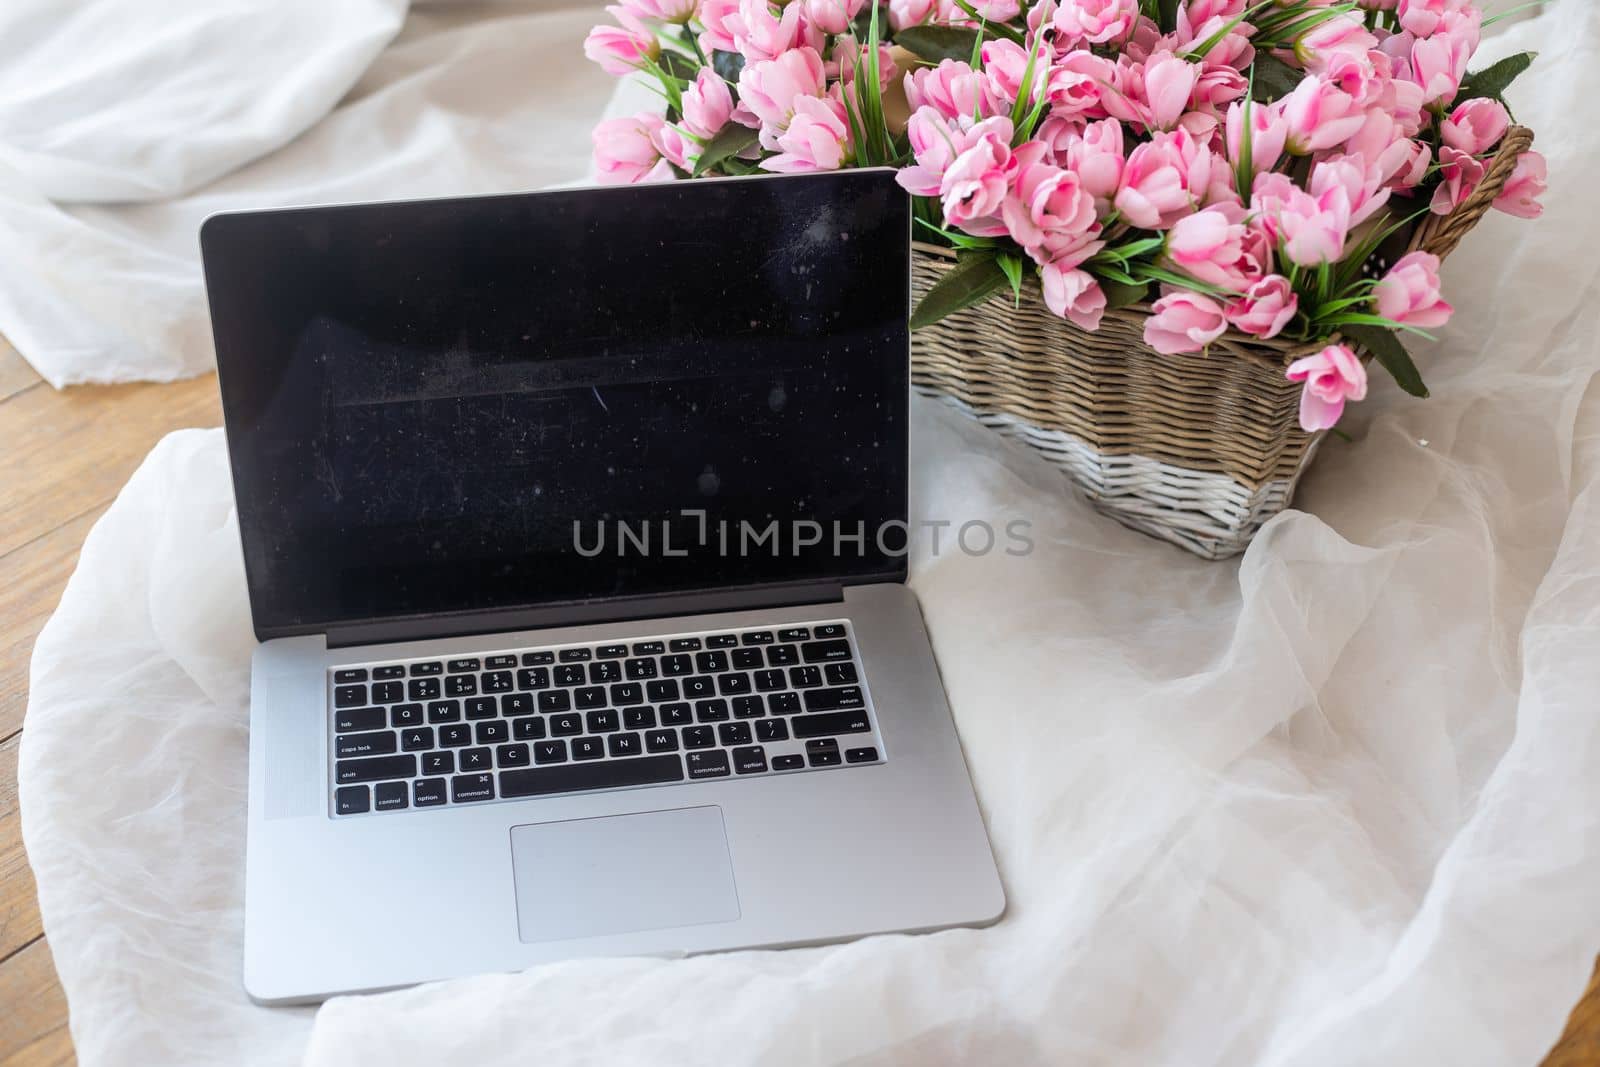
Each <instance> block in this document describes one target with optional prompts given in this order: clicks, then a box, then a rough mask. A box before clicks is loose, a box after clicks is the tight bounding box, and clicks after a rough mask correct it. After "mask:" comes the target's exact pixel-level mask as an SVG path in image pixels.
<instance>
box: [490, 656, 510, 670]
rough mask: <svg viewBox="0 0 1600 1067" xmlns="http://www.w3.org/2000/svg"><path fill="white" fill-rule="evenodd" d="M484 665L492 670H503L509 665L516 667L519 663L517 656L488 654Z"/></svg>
mask: <svg viewBox="0 0 1600 1067" xmlns="http://www.w3.org/2000/svg"><path fill="white" fill-rule="evenodd" d="M483 665H484V666H485V667H487V668H488V669H489V670H491V671H503V670H505V669H507V668H508V667H515V666H516V665H517V657H515V656H488V657H486V658H485V659H484V661H483Z"/></svg>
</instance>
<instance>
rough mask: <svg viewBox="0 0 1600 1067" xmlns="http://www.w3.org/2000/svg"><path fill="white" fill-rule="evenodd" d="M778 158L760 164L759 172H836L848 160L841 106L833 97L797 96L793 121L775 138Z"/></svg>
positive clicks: (776, 156)
mask: <svg viewBox="0 0 1600 1067" xmlns="http://www.w3.org/2000/svg"><path fill="white" fill-rule="evenodd" d="M777 147H778V148H779V149H780V152H779V154H778V155H775V156H770V157H768V158H767V159H764V160H762V161H761V167H762V169H763V170H772V171H777V172H778V173H780V174H804V173H810V172H813V171H823V170H838V169H839V168H840V167H841V166H843V165H844V164H846V163H848V162H849V161H850V160H851V158H852V154H853V153H852V149H851V145H850V128H849V126H848V125H846V123H845V112H844V105H843V104H841V103H840V102H839V101H838V100H835V99H834V98H833V97H831V96H829V97H820V98H819V97H815V96H801V97H797V98H796V99H795V102H794V117H793V118H791V119H790V120H789V125H788V128H787V129H785V130H784V132H783V133H782V134H781V135H780V136H779V137H778V144H777Z"/></svg>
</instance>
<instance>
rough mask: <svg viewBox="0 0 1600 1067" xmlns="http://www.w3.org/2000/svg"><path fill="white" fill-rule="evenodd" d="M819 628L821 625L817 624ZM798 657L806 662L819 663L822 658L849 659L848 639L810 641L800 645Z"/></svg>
mask: <svg viewBox="0 0 1600 1067" xmlns="http://www.w3.org/2000/svg"><path fill="white" fill-rule="evenodd" d="M818 629H819V630H820V629H821V627H820V626H819V627H818ZM800 658H801V659H803V660H805V661H806V662H807V663H821V662H823V661H824V660H832V659H849V658H850V642H849V641H812V642H810V643H809V644H804V645H801V646H800Z"/></svg>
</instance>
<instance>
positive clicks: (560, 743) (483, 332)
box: [201, 170, 1005, 1003]
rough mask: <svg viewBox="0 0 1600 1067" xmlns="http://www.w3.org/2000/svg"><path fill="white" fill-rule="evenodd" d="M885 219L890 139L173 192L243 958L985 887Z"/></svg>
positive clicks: (696, 940)
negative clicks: (441, 183)
mask: <svg viewBox="0 0 1600 1067" xmlns="http://www.w3.org/2000/svg"><path fill="white" fill-rule="evenodd" d="M909 232H910V210H909V204H908V202H907V198H906V196H905V194H904V193H903V192H902V191H901V190H900V189H899V188H898V187H897V186H896V184H895V182H894V180H893V174H892V172H889V171H884V170H858V171H848V172H843V173H837V174H826V175H814V176H813V175H805V176H787V177H760V178H736V179H726V180H703V181H693V182H676V183H668V184H662V185H650V186H640V187H626V188H600V189H570V190H560V191H553V192H541V193H530V194H517V195H506V196H485V197H473V198H463V199H441V200H428V201H414V202H404V203H375V204H358V205H349V206H331V207H309V208H298V209H291V210H273V211H256V212H241V213H230V214H223V215H218V216H215V217H213V218H210V219H208V220H207V221H206V223H205V225H204V227H203V229H202V232H201V245H202V250H203V253H204V261H205V275H206V289H207V296H208V299H209V302H210V308H211V317H212V324H213V330H214V335H215V340H216V352H217V365H218V372H219V377H220V383H221V391H222V400H223V410H224V415H225V421H226V429H227V439H228V449H229V455H230V462H231V465H232V473H233V481H234V490H235V495H236V498H237V504H238V515H239V530H240V539H241V541H242V545H243V553H244V563H245V574H246V577H247V581H248V586H249V598H250V611H251V617H252V621H253V624H254V628H255V634H256V637H257V638H258V640H259V642H260V644H259V646H258V647H257V649H256V651H255V655H254V659H253V662H252V666H251V693H250V772H249V774H250V779H249V821H248V846H247V861H246V890H245V938H244V984H245V987H246V989H247V990H248V992H249V994H250V995H251V996H252V997H253V998H254V999H256V1000H257V1001H259V1002H264V1003H287V1002H299V1001H315V1000H318V999H320V998H324V997H327V996H330V995H333V994H337V993H344V992H353V991H367V990H379V989H386V988H392V987H397V986H404V985H409V984H413V983H417V982H424V981H429V980H433V979H442V978H450V977H455V976H462V975H472V974H479V973H485V972H505V971H515V970H520V969H523V968H527V967H530V966H533V965H536V964H540V963H544V962H547V961H552V960H559V959H565V958H572V957H601V956H622V955H649V956H667V957H675V956H679V955H683V954H689V953H703V952H715V951H724V950H731V949H746V948H776V947H782V946H795V945H814V944H819V943H824V942H832V941H838V940H841V939H846V938H854V937H859V936H862V935H866V934H873V933H881V932H887V931H927V930H936V929H940V928H944V927H950V926H955V925H977V924H983V923H988V922H991V921H993V920H995V919H997V918H998V917H999V916H1000V914H1001V912H1002V911H1003V910H1004V907H1005V898H1004V895H1003V891H1002V888H1001V884H1000V880H999V877H998V875H997V873H996V870H995V864H994V860H993V857H992V854H991V852H990V847H989V843H988V839H987V837H986V834H985V831H984V825H983V821H982V818H981V816H980V813H979V810H978V805H977V803H976V800H975V798H974V796H973V791H972V786H971V782H970V780H969V778H968V774H967V769H966V766H965V763H964V762H963V758H962V753H961V747H960V744H959V743H958V739H957V736H956V732H955V729H954V726H953V724H952V722H951V717H950V712H949V708H948V706H947V705H946V702H945V694H944V691H943V689H942V686H941V683H940V679H939V671H938V667H937V665H936V663H935V661H934V656H933V653H932V649H931V646H930V644H929V639H928V635H927V632H926V630H925V628H924V625H923V620H922V616H921V613H920V611H919V609H918V606H917V601H916V598H915V596H914V595H913V594H912V593H911V591H910V590H909V589H908V588H907V587H906V584H905V578H906V556H907V541H908V535H909V529H908V525H907V519H908V514H907V464H908V439H907V401H908V391H909V383H908V373H909V368H908V362H909V360H908V356H909V336H908V332H907V313H908V305H909V299H910V281H909V279H910V269H909V268H910V264H909Z"/></svg>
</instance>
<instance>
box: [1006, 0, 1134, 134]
mask: <svg viewBox="0 0 1600 1067" xmlns="http://www.w3.org/2000/svg"><path fill="white" fill-rule="evenodd" d="M1034 10H1035V11H1037V10H1039V8H1038V7H1035V8H1034ZM1047 73H1048V78H1047V80H1046V82H1045V90H1044V95H1045V98H1046V99H1047V100H1049V101H1050V114H1051V115H1052V116H1053V117H1057V118H1063V119H1068V118H1079V119H1095V118H1104V117H1105V115H1106V114H1107V112H1106V109H1105V106H1104V104H1103V102H1102V100H1101V97H1102V95H1104V94H1108V93H1111V94H1114V93H1115V90H1114V89H1113V88H1111V87H1112V86H1113V85H1114V84H1115V81H1116V76H1117V68H1116V64H1114V63H1112V62H1111V61H1110V60H1109V59H1106V58H1105V57H1103V56H1097V55H1095V54H1094V53H1093V52H1085V51H1077V50H1075V51H1071V52H1068V53H1067V54H1066V55H1065V56H1062V57H1061V58H1059V59H1057V60H1056V61H1055V63H1054V64H1052V65H1051V66H1050V68H1049V70H1048V72H1047ZM1019 80H1020V79H1019Z"/></svg>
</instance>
